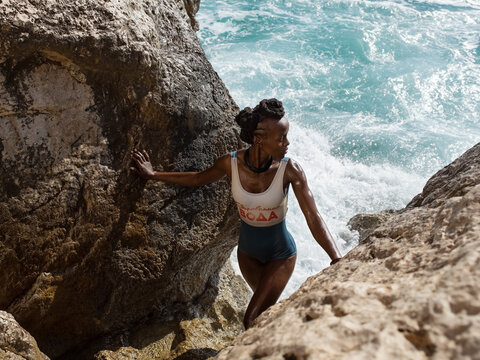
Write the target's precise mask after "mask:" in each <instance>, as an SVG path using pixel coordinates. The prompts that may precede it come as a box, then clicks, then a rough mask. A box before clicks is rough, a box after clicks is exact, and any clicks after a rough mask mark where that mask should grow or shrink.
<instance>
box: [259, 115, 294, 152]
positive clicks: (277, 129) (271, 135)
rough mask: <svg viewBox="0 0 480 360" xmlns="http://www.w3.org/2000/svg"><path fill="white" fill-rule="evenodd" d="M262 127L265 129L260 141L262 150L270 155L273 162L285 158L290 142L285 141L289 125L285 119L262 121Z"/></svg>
mask: <svg viewBox="0 0 480 360" xmlns="http://www.w3.org/2000/svg"><path fill="white" fill-rule="evenodd" d="M261 124H262V127H264V128H265V136H264V137H263V138H262V139H261V145H262V150H263V151H265V152H266V153H268V154H270V155H271V156H272V157H273V158H274V159H275V160H281V159H283V158H284V157H285V154H286V153H287V150H288V145H290V142H289V141H288V139H287V134H288V128H289V126H290V124H289V123H288V120H287V119H286V118H282V119H281V120H273V119H264V120H263V121H262V122H261Z"/></svg>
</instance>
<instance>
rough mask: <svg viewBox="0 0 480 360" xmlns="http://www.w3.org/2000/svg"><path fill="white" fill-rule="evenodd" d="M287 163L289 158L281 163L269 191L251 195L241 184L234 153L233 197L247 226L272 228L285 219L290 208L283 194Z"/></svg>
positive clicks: (235, 153) (233, 153) (285, 195)
mask: <svg viewBox="0 0 480 360" xmlns="http://www.w3.org/2000/svg"><path fill="white" fill-rule="evenodd" d="M287 163H288V158H287V157H285V158H283V159H282V161H280V166H279V167H278V169H277V172H276V173H275V177H274V178H273V181H272V183H271V184H270V186H269V187H268V189H267V190H265V191H264V192H261V193H251V192H248V191H246V190H245V189H244V188H243V187H242V184H241V183H240V176H239V174H238V165H237V152H236V151H234V152H232V195H233V199H234V200H235V202H236V203H237V207H238V212H239V214H240V217H241V219H242V220H243V221H245V222H246V223H247V224H249V225H252V226H258V227H264V226H272V225H276V224H278V223H281V222H282V221H283V220H284V219H285V216H286V215H287V210H288V207H287V194H285V193H284V192H283V174H284V173H285V168H286V167H287ZM287 193H288V191H287Z"/></svg>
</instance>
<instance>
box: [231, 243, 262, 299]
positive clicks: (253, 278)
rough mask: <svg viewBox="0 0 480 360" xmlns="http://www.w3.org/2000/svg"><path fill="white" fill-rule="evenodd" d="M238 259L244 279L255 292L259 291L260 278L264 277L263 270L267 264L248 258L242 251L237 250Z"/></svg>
mask: <svg viewBox="0 0 480 360" xmlns="http://www.w3.org/2000/svg"><path fill="white" fill-rule="evenodd" d="M237 258H238V265H239V267H240V271H241V272H242V275H243V278H244V279H245V281H246V282H247V284H248V285H249V286H250V288H251V289H252V290H253V292H255V290H257V286H258V283H259V282H260V276H261V275H262V272H263V268H264V267H265V265H266V264H263V263H261V262H260V261H258V260H257V259H255V258H253V257H251V256H248V255H247V254H245V253H243V252H241V251H240V250H237Z"/></svg>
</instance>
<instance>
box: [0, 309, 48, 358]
mask: <svg viewBox="0 0 480 360" xmlns="http://www.w3.org/2000/svg"><path fill="white" fill-rule="evenodd" d="M0 359H2V360H7V359H8V360H48V357H47V356H46V355H45V354H43V353H42V352H41V351H40V349H39V348H38V346H37V342H36V341H35V339H34V338H33V336H32V335H30V334H29V333H28V332H27V331H26V330H25V329H23V328H22V327H21V326H20V325H19V324H18V323H17V322H16V321H15V318H14V317H13V316H12V314H9V313H7V312H5V311H1V310H0Z"/></svg>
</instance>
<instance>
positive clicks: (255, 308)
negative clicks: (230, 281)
mask: <svg viewBox="0 0 480 360" xmlns="http://www.w3.org/2000/svg"><path fill="white" fill-rule="evenodd" d="M296 260H297V255H296V254H295V255H293V256H291V257H289V258H287V259H278V260H273V261H270V262H268V263H266V264H262V268H261V269H260V273H259V275H258V280H257V281H258V282H257V283H256V287H255V290H254V293H253V296H252V299H251V300H250V303H249V304H248V307H247V310H246V312H245V317H244V319H243V324H244V325H245V329H248V328H249V327H250V326H251V324H252V323H253V320H255V318H257V316H258V315H260V314H261V313H262V312H264V311H265V310H266V309H268V308H269V307H270V306H272V305H273V304H275V303H276V302H277V300H278V298H279V297H280V295H281V293H282V291H283V289H284V288H285V286H286V285H287V282H288V280H289V279H290V276H291V275H292V272H293V269H294V268H295V261H296ZM239 263H240V257H239ZM242 273H243V271H242ZM247 282H248V280H247Z"/></svg>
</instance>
